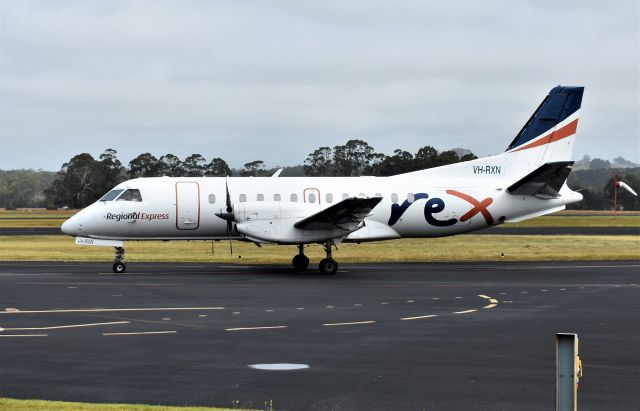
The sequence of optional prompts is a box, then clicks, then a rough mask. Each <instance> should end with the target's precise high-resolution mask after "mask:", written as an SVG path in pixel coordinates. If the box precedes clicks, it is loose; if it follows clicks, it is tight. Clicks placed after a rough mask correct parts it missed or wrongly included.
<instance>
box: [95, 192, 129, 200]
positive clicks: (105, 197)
mask: <svg viewBox="0 0 640 411" xmlns="http://www.w3.org/2000/svg"><path fill="white" fill-rule="evenodd" d="M123 191H124V190H111V191H109V192H108V193H107V194H105V195H103V196H102V198H101V199H100V201H113V200H114V199H115V198H116V197H118V195H119V194H120V193H122V192H123Z"/></svg>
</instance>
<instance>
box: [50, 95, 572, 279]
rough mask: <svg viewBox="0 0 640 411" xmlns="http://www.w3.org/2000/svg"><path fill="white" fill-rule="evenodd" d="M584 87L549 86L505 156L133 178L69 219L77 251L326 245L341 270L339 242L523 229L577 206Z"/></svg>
mask: <svg viewBox="0 0 640 411" xmlns="http://www.w3.org/2000/svg"><path fill="white" fill-rule="evenodd" d="M583 91H584V88H583V87H562V86H558V87H555V88H554V89H552V90H551V92H550V93H549V94H548V95H547V96H546V97H545V99H544V101H543V102H542V104H540V106H539V107H538V109H537V110H536V111H535V112H534V114H533V115H532V116H531V118H530V119H529V121H527V123H526V124H525V126H524V127H523V128H522V130H521V131H520V132H519V133H518V135H517V136H516V137H515V139H514V140H513V141H512V142H511V144H510V145H509V146H508V147H507V150H506V151H505V152H504V153H501V154H498V155H494V156H490V157H485V158H480V159H477V160H472V161H466V162H461V163H456V164H451V165H446V166H442V167H436V168H431V169H426V170H420V171H415V172H410V173H405V174H399V175H395V176H391V177H279V176H278V175H279V172H277V173H276V174H275V175H273V176H272V177H261V178H253V177H226V178H225V177H153V178H137V179H133V180H129V181H125V182H123V183H121V184H119V185H117V186H116V187H115V188H114V189H113V190H111V191H109V192H108V193H107V194H105V195H104V197H102V198H101V199H100V200H98V201H96V202H95V203H94V204H92V205H90V206H89V207H87V208H85V209H83V210H81V211H80V212H78V213H77V214H76V215H74V216H73V217H71V218H69V219H68V220H67V221H65V222H64V223H63V224H62V231H63V232H64V233H65V234H68V235H71V236H76V237H77V238H76V243H77V244H80V245H97V246H112V247H115V248H116V256H115V261H114V264H113V271H114V272H116V273H122V272H124V271H125V269H126V266H125V261H124V241H125V240H222V239H235V240H244V241H251V242H254V243H256V244H257V245H261V244H262V243H275V244H289V245H297V246H298V254H297V255H295V257H294V258H293V266H294V267H295V268H296V269H298V270H304V269H306V268H307V266H308V265H309V258H308V257H307V256H305V255H304V246H305V245H306V244H316V243H317V244H322V245H324V250H325V252H326V258H324V259H323V260H322V261H320V265H319V268H320V272H322V273H324V274H334V273H335V272H336V270H337V269H338V264H337V263H336V261H335V260H334V259H333V258H332V249H333V247H334V246H337V245H338V244H340V243H341V242H343V241H345V242H357V243H360V242H365V241H377V240H390V239H396V238H407V237H411V238H415V237H441V236H450V235H455V234H460V233H467V232H470V231H474V230H478V229H481V228H486V227H491V226H494V225H497V224H502V223H509V222H518V221H522V220H526V219H529V218H533V217H538V216H541V215H544V214H549V213H553V212H556V211H559V210H563V209H564V208H565V206H566V205H567V204H570V203H574V202H577V201H580V200H581V199H582V195H581V194H580V193H577V192H574V191H572V190H571V189H570V188H569V187H568V186H567V185H566V180H567V177H568V175H569V173H570V171H571V165H572V164H573V161H570V160H571V154H572V148H573V143H574V140H575V133H576V127H577V124H578V116H579V112H580V104H581V101H582V94H583Z"/></svg>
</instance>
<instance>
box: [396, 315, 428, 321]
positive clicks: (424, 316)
mask: <svg viewBox="0 0 640 411" xmlns="http://www.w3.org/2000/svg"><path fill="white" fill-rule="evenodd" d="M433 317H437V315H436V314H430V315H420V316H417V317H404V318H401V319H400V321H410V320H421V319H423V318H433Z"/></svg>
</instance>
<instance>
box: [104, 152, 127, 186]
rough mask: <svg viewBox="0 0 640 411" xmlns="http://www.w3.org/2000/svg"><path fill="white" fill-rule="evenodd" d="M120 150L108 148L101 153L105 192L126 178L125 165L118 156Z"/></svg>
mask: <svg viewBox="0 0 640 411" xmlns="http://www.w3.org/2000/svg"><path fill="white" fill-rule="evenodd" d="M117 154H118V152H117V151H116V150H114V149H112V148H108V149H106V150H105V151H104V153H102V154H100V165H101V166H102V171H103V173H104V184H105V187H104V189H105V192H106V191H107V190H109V189H110V188H112V187H114V186H116V185H118V184H120V183H121V182H123V181H124V180H125V179H126V176H125V174H124V171H125V169H124V167H123V166H122V163H121V162H120V160H118V157H117Z"/></svg>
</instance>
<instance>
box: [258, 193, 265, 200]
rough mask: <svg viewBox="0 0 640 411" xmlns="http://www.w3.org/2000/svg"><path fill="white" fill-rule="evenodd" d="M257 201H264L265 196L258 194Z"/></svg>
mask: <svg viewBox="0 0 640 411" xmlns="http://www.w3.org/2000/svg"><path fill="white" fill-rule="evenodd" d="M256 200H258V201H264V194H258V196H257V197H256Z"/></svg>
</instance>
